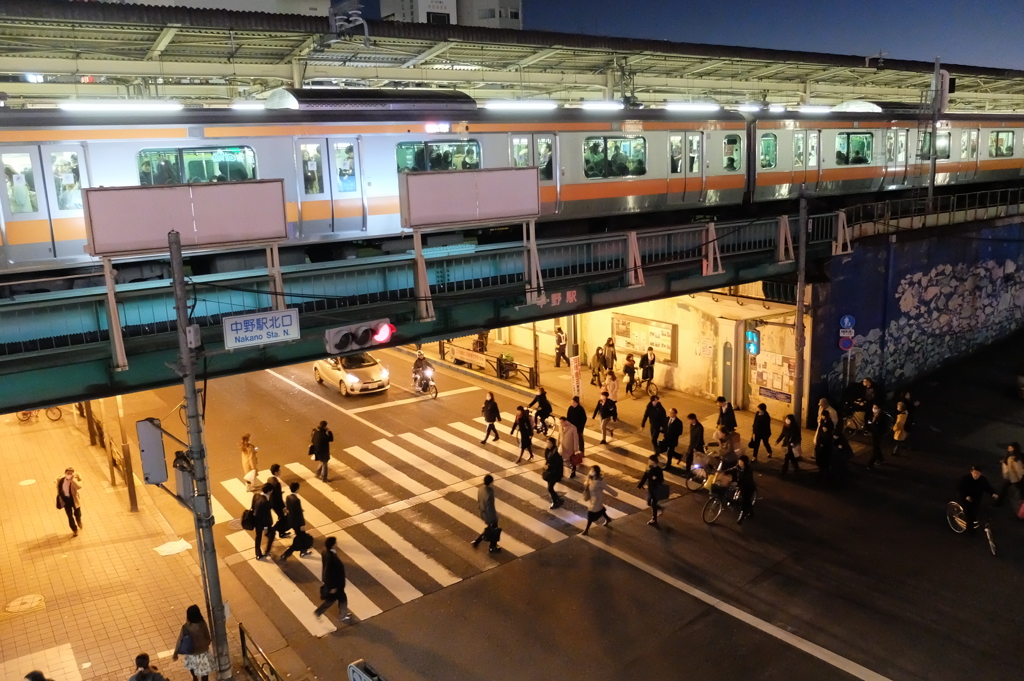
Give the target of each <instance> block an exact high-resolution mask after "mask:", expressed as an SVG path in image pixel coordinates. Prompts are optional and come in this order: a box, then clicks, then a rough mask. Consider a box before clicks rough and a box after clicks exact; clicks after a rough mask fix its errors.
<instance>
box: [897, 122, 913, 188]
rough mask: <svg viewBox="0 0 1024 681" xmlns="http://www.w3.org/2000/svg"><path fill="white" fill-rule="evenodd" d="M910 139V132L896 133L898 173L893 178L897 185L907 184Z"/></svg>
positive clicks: (901, 131) (899, 131)
mask: <svg viewBox="0 0 1024 681" xmlns="http://www.w3.org/2000/svg"><path fill="white" fill-rule="evenodd" d="M909 138H910V131H909V130H897V131H896V173H895V175H894V177H893V181H894V183H895V184H899V185H905V184H906V183H907V159H908V156H909V154H907V143H908V142H907V140H908V139H909Z"/></svg>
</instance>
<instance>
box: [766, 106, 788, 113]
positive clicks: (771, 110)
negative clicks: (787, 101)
mask: <svg viewBox="0 0 1024 681" xmlns="http://www.w3.org/2000/svg"><path fill="white" fill-rule="evenodd" d="M785 110H786V107H784V106H782V105H781V104H772V105H771V106H770V107H768V113H782V112H783V111H785Z"/></svg>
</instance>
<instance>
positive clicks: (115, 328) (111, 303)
mask: <svg viewBox="0 0 1024 681" xmlns="http://www.w3.org/2000/svg"><path fill="white" fill-rule="evenodd" d="M103 278H104V280H105V281H106V283H107V326H109V327H110V328H109V331H110V349H111V353H112V354H113V359H114V371H125V370H127V369H128V357H127V356H126V355H125V354H124V338H123V337H122V336H121V313H120V312H118V309H117V296H116V295H115V293H116V292H115V289H114V266H113V264H112V263H111V262H110V258H103Z"/></svg>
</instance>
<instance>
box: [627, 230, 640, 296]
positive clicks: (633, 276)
mask: <svg viewBox="0 0 1024 681" xmlns="http://www.w3.org/2000/svg"><path fill="white" fill-rule="evenodd" d="M626 243H627V246H628V250H629V261H628V262H627V263H626V285H627V286H629V288H639V287H641V286H643V285H644V264H643V261H642V260H641V259H640V244H639V242H638V241H637V239H636V232H630V233H629V237H628V239H627V241H626Z"/></svg>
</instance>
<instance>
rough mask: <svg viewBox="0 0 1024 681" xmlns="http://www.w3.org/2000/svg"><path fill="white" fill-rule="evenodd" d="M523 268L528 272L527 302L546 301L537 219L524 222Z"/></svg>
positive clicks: (529, 303) (530, 303) (535, 303)
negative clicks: (538, 251) (538, 248)
mask: <svg viewBox="0 0 1024 681" xmlns="http://www.w3.org/2000/svg"><path fill="white" fill-rule="evenodd" d="M523 260H524V262H523V268H524V272H525V273H526V304H527V305H537V304H538V303H546V302H547V296H546V295H545V294H544V279H543V278H542V277H541V273H540V256H539V255H538V254H537V221H536V220H530V221H529V222H524V223H523Z"/></svg>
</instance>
